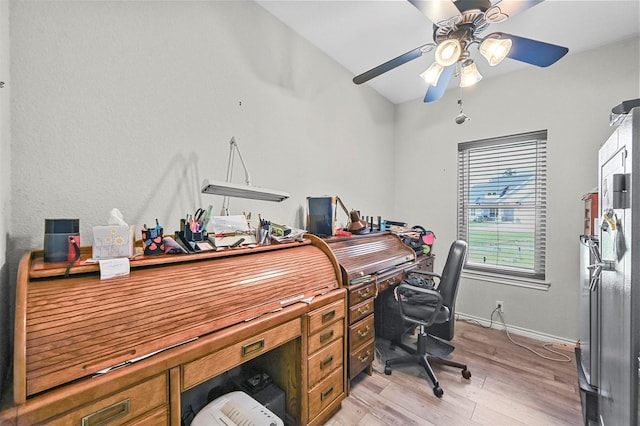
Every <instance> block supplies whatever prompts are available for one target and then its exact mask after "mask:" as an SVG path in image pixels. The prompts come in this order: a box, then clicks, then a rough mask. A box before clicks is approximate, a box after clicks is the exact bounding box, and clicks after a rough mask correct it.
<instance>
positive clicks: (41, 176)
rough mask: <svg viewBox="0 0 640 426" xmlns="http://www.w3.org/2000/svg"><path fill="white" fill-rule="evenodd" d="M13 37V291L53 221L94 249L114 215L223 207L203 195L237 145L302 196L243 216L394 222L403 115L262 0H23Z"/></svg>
mask: <svg viewBox="0 0 640 426" xmlns="http://www.w3.org/2000/svg"><path fill="white" fill-rule="evenodd" d="M0 16H1V15H0ZM10 35H11V52H12V57H11V67H12V68H11V71H12V76H13V84H12V103H11V126H12V154H11V155H12V157H11V163H10V164H11V178H12V186H11V193H10V196H11V197H12V198H13V203H12V211H13V216H12V220H11V222H10V228H9V229H11V233H10V235H9V254H10V258H11V272H10V273H11V279H12V281H15V274H16V268H17V261H18V259H19V256H20V255H21V253H22V252H23V251H24V250H27V249H41V248H42V246H43V234H44V229H43V228H44V219H45V218H67V217H74V218H79V219H80V223H81V243H82V244H83V245H90V244H91V242H92V235H91V227H92V226H93V225H99V224H105V223H106V221H107V219H108V213H109V211H110V210H111V208H113V207H117V208H119V209H120V210H121V211H122V213H123V214H124V217H125V219H126V220H127V221H129V222H130V223H132V224H136V225H138V226H139V225H141V224H143V223H153V221H154V220H155V218H158V220H159V221H160V223H161V224H163V225H164V226H165V227H166V229H167V230H168V231H169V232H173V231H175V230H176V229H177V228H178V226H179V219H180V218H181V217H184V216H185V214H186V213H187V212H194V211H195V209H196V208H197V207H201V206H204V207H206V206H207V205H208V204H209V203H213V204H214V208H215V209H216V211H219V209H220V207H221V201H222V200H221V199H220V198H218V197H213V196H208V195H201V194H200V192H199V189H200V186H201V183H202V182H203V180H205V179H218V180H224V178H225V175H226V166H227V155H228V150H229V140H230V138H231V137H232V136H235V137H236V139H237V141H238V143H239V145H240V148H241V150H242V153H243V155H244V157H245V160H246V161H247V163H248V166H249V169H250V171H251V174H252V178H253V183H254V184H255V185H258V186H264V187H272V188H278V189H282V190H286V191H288V192H290V193H291V199H289V200H287V201H285V202H283V203H267V202H259V201H248V200H238V199H232V200H231V213H242V212H243V211H247V212H248V211H251V212H252V213H253V216H254V219H256V220H257V214H258V213H261V214H262V215H263V217H266V218H269V219H271V220H272V221H274V222H278V223H287V224H292V225H297V226H304V223H303V221H302V217H303V213H304V209H305V203H306V197H307V196H317V195H326V194H330V195H340V196H341V198H343V200H344V201H345V203H346V204H347V206H348V207H349V208H357V209H360V210H362V211H363V212H366V213H367V214H373V215H382V216H389V215H390V214H391V213H392V209H393V205H392V203H391V200H392V195H391V194H392V189H393V181H392V179H393V163H392V162H391V161H390V160H389V159H390V157H391V155H392V154H391V144H392V141H393V125H394V121H393V120H394V106H393V105H392V104H391V103H389V102H388V101H386V100H385V99H383V98H382V97H381V96H380V95H378V94H377V93H375V92H374V91H373V90H371V89H370V88H367V87H359V86H355V85H354V84H353V83H352V82H351V78H352V77H353V76H352V75H351V74H350V73H348V72H347V71H346V70H345V69H344V68H342V67H341V66H339V65H338V64H336V63H335V62H333V61H330V60H328V59H327V57H326V56H325V55H324V54H322V53H321V52H320V51H319V50H318V49H316V48H315V47H313V46H311V45H310V44H309V43H307V42H306V41H304V40H302V39H301V38H300V37H299V36H297V35H295V34H294V33H293V32H292V31H291V30H289V29H288V28H286V27H285V26H284V25H283V24H282V23H280V21H277V20H276V19H274V18H273V17H272V16H271V15H269V14H268V13H267V12H266V11H265V10H264V9H262V8H261V7H260V6H258V5H257V4H255V3H253V2H248V1H207V2H182V1H177V2H100V1H96V2H94V1H91V2H77V1H70V2H63V1H55V2H50V1H35V2H22V1H16V2H12V3H11V34H10ZM2 39H3V40H5V38H4V37H2ZM3 140H4V139H3ZM5 162H6V164H8V160H4V157H3V167H2V170H3V173H4V170H6V168H5V167H4V164H5ZM235 170H236V171H237V172H238V173H237V174H236V176H235V179H234V180H235V181H236V182H238V183H241V182H242V177H243V176H242V173H240V171H241V166H240V163H239V161H237V162H236V167H235ZM3 188H4V186H3ZM346 219H347V218H346V216H343V217H341V220H343V221H345V220H346ZM136 234H137V237H138V238H139V236H140V232H139V231H138V230H137V233H136ZM12 292H13V290H11V292H7V291H6V290H3V292H2V294H0V297H1V299H0V302H1V303H0V305H2V306H8V305H9V304H10V302H11V301H12V300H13V294H11V293H12ZM3 309H4V308H3ZM11 326H12V324H11V322H8V323H7V322H3V324H2V330H1V331H0V334H2V335H3V336H6V335H7V333H9V332H10V328H11ZM0 355H1V356H2V359H7V357H8V356H9V355H8V354H7V353H0Z"/></svg>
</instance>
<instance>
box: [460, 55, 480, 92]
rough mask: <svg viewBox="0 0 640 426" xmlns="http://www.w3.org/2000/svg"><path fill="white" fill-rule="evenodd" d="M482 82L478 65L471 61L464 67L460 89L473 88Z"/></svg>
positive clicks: (461, 73)
mask: <svg viewBox="0 0 640 426" xmlns="http://www.w3.org/2000/svg"><path fill="white" fill-rule="evenodd" d="M480 80H482V74H480V72H479V71H478V67H477V66H476V63H475V62H473V61H470V62H469V63H468V64H467V65H464V66H463V67H462V71H461V72H460V87H471V86H473V85H474V84H476V83H477V82H479V81H480Z"/></svg>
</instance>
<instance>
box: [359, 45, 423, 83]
mask: <svg viewBox="0 0 640 426" xmlns="http://www.w3.org/2000/svg"><path fill="white" fill-rule="evenodd" d="M432 44H433V43H427V44H425V45H423V46H420V47H416V48H415V49H413V50H410V51H409V52H407V53H405V54H402V55H400V56H398V57H397V58H393V59H391V60H390V61H387V62H385V63H384V64H382V65H378V66H377V67H375V68H372V69H370V70H369V71H366V72H363V73H362V74H360V75H357V76H355V77H353V82H354V83H355V84H362V83H365V82H367V81H369V80H371V79H372V78H374V77H377V76H379V75H381V74H384V73H385V72H387V71H391V70H392V69H394V68H397V67H399V66H400V65H402V64H406V63H407V62H409V61H412V60H414V59H416V58H419V57H420V56H422V53H423V52H425V51H427V50H425V47H426V46H429V45H432Z"/></svg>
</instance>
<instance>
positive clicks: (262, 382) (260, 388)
mask: <svg viewBox="0 0 640 426" xmlns="http://www.w3.org/2000/svg"><path fill="white" fill-rule="evenodd" d="M234 382H235V386H236V387H237V388H238V389H240V390H243V391H245V392H246V393H248V394H249V395H251V397H253V399H255V400H256V401H258V402H259V403H260V404H262V405H264V406H265V407H266V408H268V409H269V410H271V411H272V412H273V414H275V415H276V416H278V417H279V418H280V419H281V420H283V421H284V419H285V415H286V408H285V407H286V397H285V394H284V391H283V390H282V389H280V388H279V387H278V386H276V384H274V383H273V382H272V380H271V378H270V377H269V376H268V375H267V373H265V372H262V371H259V370H257V369H253V368H249V369H248V370H243V371H242V373H241V374H240V376H239V377H238V378H236V379H234Z"/></svg>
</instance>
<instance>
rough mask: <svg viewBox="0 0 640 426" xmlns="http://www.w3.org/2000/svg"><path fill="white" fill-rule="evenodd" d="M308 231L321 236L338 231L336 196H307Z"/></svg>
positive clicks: (327, 235) (330, 234)
mask: <svg viewBox="0 0 640 426" xmlns="http://www.w3.org/2000/svg"><path fill="white" fill-rule="evenodd" d="M307 231H309V233H310V234H313V235H317V236H319V237H331V236H333V235H335V233H336V197H307Z"/></svg>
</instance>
